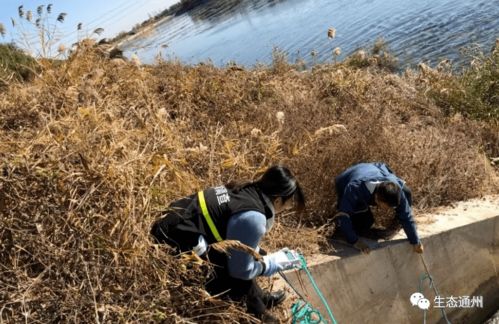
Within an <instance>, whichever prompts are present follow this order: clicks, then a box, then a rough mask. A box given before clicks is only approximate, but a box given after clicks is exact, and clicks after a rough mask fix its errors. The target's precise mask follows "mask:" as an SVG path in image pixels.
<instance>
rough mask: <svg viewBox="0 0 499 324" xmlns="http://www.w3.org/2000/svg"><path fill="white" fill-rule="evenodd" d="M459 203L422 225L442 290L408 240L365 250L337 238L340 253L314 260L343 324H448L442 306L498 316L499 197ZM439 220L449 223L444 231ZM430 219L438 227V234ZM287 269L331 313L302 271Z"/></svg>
mask: <svg viewBox="0 0 499 324" xmlns="http://www.w3.org/2000/svg"><path fill="white" fill-rule="evenodd" d="M489 202H490V201H489ZM489 202H488V203H489ZM460 208H461V210H459V209H457V210H454V211H452V210H451V212H450V213H448V214H447V215H439V216H437V217H436V218H435V219H436V220H437V221H435V222H433V223H431V224H422V225H418V227H421V228H422V230H421V231H420V232H422V237H423V238H422V241H423V244H424V246H425V253H424V259H425V261H426V264H427V266H428V268H429V271H430V274H431V275H432V277H433V280H434V283H435V286H436V287H437V288H438V293H439V296H435V292H434V290H433V289H432V288H430V285H429V280H428V279H426V280H422V278H423V277H422V275H423V276H424V274H425V273H426V272H425V268H424V265H423V262H422V260H421V258H420V256H419V255H417V254H415V253H413V252H412V249H411V246H410V245H409V244H408V243H407V241H406V240H403V239H395V240H392V241H388V242H383V243H381V244H380V246H379V248H377V249H375V250H374V251H372V252H371V253H370V254H368V255H360V254H358V253H357V252H355V251H353V250H352V249H351V248H350V247H349V246H346V245H342V244H335V248H336V250H337V253H335V255H333V256H323V257H322V260H318V261H319V262H318V263H316V264H313V262H309V263H311V264H310V265H309V269H310V271H311V273H312V275H313V277H314V278H315V280H316V282H317V284H318V285H319V287H320V289H321V290H322V293H323V294H324V296H325V297H326V299H327V300H328V301H329V304H330V306H331V308H332V311H333V313H334V316H335V318H336V320H337V321H338V323H340V324H342V323H347V324H348V323H383V324H385V323H423V322H424V317H426V323H446V321H445V320H444V319H443V316H442V310H441V309H444V310H445V312H446V314H447V317H448V319H449V321H450V322H451V323H453V324H456V323H466V324H469V323H484V322H485V321H487V320H488V319H489V321H490V322H488V324H490V323H499V320H498V319H497V318H496V319H494V318H492V319H490V318H491V316H493V314H494V313H496V312H497V311H498V310H499V199H497V200H496V199H495V198H494V201H493V202H492V205H491V208H489V209H486V210H483V208H478V209H477V208H470V207H469V206H465V207H464V208H463V207H462V206H461V207H460ZM452 215H454V216H456V217H455V220H452V219H453V216H452ZM439 220H440V221H445V222H447V223H446V224H445V227H446V229H445V230H442V226H439V224H438V223H439ZM432 226H433V227H435V228H437V230H435V231H433V233H432V232H431V230H429V229H430V228H431V227H432ZM400 237H403V235H402V236H400ZM374 244H376V243H374ZM286 275H287V277H288V279H289V281H290V283H291V284H292V285H293V286H294V287H296V288H297V289H299V290H302V292H304V295H306V296H307V299H308V301H309V302H310V303H311V304H312V305H313V306H314V307H317V308H318V309H319V310H320V312H321V313H322V314H326V310H325V308H324V307H323V306H322V303H321V302H320V300H319V298H318V296H316V295H315V294H314V290H313V288H312V286H311V284H310V283H309V282H308V280H306V278H305V277H304V276H303V274H301V275H299V274H298V272H288V273H286ZM300 277H301V278H300ZM421 280H422V281H421ZM419 291H420V292H421V293H422V294H423V295H424V297H425V298H426V299H428V300H429V301H430V306H429V308H428V310H427V311H425V310H423V309H420V308H419V307H418V306H417V305H416V306H413V305H412V304H411V301H410V297H411V295H412V294H413V293H415V292H419ZM497 315H498V314H496V315H495V316H497ZM494 321H495V322H494Z"/></svg>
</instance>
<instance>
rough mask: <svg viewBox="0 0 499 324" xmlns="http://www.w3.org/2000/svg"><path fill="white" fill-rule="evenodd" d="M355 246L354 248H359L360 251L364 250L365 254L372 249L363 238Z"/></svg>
mask: <svg viewBox="0 0 499 324" xmlns="http://www.w3.org/2000/svg"><path fill="white" fill-rule="evenodd" d="M353 246H354V248H356V249H357V250H359V251H360V252H362V253H364V254H369V252H371V249H370V248H369V246H368V245H367V244H366V243H365V242H364V241H362V240H361V239H358V241H357V242H355V243H354V245H353Z"/></svg>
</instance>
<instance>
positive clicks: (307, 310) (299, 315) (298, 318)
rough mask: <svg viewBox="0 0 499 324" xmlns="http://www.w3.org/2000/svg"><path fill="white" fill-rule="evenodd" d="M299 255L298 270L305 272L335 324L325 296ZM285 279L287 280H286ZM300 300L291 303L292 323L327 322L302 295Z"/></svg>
mask: <svg viewBox="0 0 499 324" xmlns="http://www.w3.org/2000/svg"><path fill="white" fill-rule="evenodd" d="M299 256H300V262H301V266H300V268H299V269H300V270H304V271H305V273H306V274H307V277H308V279H309V280H310V282H311V283H312V286H313V287H314V290H315V293H316V294H317V296H319V298H320V299H321V302H322V304H323V305H324V307H326V310H327V312H328V315H329V318H330V319H331V323H332V324H337V322H336V319H335V318H334V315H333V312H332V311H331V308H330V307H329V305H328V303H327V300H326V298H324V296H323V295H322V293H321V291H320V289H319V287H318V286H317V284H316V283H315V280H314V278H313V277H312V274H311V273H310V271H309V270H308V267H307V261H305V258H304V257H303V255H302V254H299ZM286 281H287V280H286ZM300 297H301V296H300ZM301 298H302V299H301V300H298V301H297V302H296V303H294V304H293V306H292V307H291V313H292V316H293V317H292V323H293V324H295V323H296V324H322V323H328V322H327V321H326V320H325V319H324V317H322V315H321V313H320V312H319V311H318V310H317V309H316V308H314V307H312V305H311V304H310V303H308V302H307V301H305V300H304V299H303V297H301Z"/></svg>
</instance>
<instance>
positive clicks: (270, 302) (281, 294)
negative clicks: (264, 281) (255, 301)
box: [262, 290, 286, 308]
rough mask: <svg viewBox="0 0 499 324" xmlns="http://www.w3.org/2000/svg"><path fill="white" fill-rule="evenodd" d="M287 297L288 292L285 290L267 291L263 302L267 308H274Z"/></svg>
mask: <svg viewBox="0 0 499 324" xmlns="http://www.w3.org/2000/svg"><path fill="white" fill-rule="evenodd" d="M285 299H286V292H285V291H284V290H278V291H275V292H271V293H269V292H265V294H264V295H263V298H262V300H263V303H264V304H265V306H267V308H272V307H274V306H277V305H279V304H280V303H282V302H283V301H284V300H285Z"/></svg>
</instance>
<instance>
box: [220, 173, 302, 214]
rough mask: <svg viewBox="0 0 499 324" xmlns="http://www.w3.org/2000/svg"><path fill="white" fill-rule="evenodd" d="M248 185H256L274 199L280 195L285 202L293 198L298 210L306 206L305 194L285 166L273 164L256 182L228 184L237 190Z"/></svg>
mask: <svg viewBox="0 0 499 324" xmlns="http://www.w3.org/2000/svg"><path fill="white" fill-rule="evenodd" d="M247 186H256V187H257V188H258V189H260V191H261V192H263V193H264V194H265V195H266V196H267V197H269V198H270V199H272V200H274V199H276V198H279V197H280V198H282V202H283V203H285V202H286V201H288V200H289V199H291V198H293V199H294V202H295V208H296V209H297V210H299V211H301V210H303V209H304V208H305V195H304V194H303V191H302V189H301V187H300V185H299V184H298V181H297V180H296V178H295V177H294V176H293V174H292V173H291V171H289V169H288V168H286V167H284V166H281V165H274V166H271V167H270V168H268V169H267V170H266V171H265V173H264V174H263V175H262V176H261V177H260V179H258V180H257V181H255V182H248V183H243V184H239V185H237V184H234V183H230V184H228V185H227V187H228V188H230V189H232V190H234V191H236V192H237V191H239V190H241V189H242V188H244V187H247Z"/></svg>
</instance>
